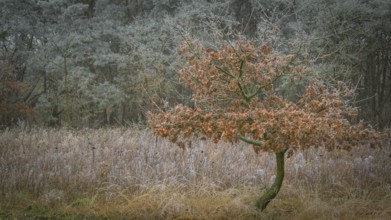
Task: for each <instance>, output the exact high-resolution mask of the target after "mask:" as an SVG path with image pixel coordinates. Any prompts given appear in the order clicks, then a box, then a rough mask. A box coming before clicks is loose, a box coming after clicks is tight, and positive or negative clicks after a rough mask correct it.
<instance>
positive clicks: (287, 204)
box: [0, 128, 391, 219]
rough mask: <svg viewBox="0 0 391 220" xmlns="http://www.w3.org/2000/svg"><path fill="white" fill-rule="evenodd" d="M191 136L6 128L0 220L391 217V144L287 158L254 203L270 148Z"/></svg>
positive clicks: (0, 152)
mask: <svg viewBox="0 0 391 220" xmlns="http://www.w3.org/2000/svg"><path fill="white" fill-rule="evenodd" d="M230 145H231V144H225V143H220V144H218V145H216V144H213V143H211V142H208V141H193V142H192V144H191V147H187V148H186V149H185V150H182V149H180V148H178V147H176V146H173V145H172V144H170V143H169V142H168V141H166V140H162V139H157V138H156V137H154V136H153V135H152V134H151V133H150V132H149V131H148V130H137V129H119V128H117V129H95V130H92V129H81V130H67V129H43V128H36V129H33V130H31V131H23V130H4V131H2V133H1V134H0V194H1V198H2V199H1V200H0V219H389V218H390V217H391V171H390V170H391V163H390V161H391V146H390V143H389V142H385V143H384V144H383V147H382V148H376V149H372V148H370V147H369V146H358V147H356V148H354V149H353V150H352V151H350V152H347V151H338V150H336V151H333V152H326V151H324V150H323V149H324V148H311V149H309V150H308V151H306V152H294V154H293V156H292V157H290V158H288V159H287V160H286V167H285V169H286V178H285V180H284V183H283V187H282V191H281V192H280V194H279V195H278V197H277V198H276V199H275V200H273V202H272V203H271V204H270V206H269V207H268V208H267V209H266V210H265V211H264V212H260V211H258V210H257V209H256V208H255V207H254V203H255V201H256V199H257V198H258V196H259V195H261V192H262V190H264V189H265V188H266V187H268V186H270V184H271V182H272V179H273V178H274V176H273V175H274V169H275V162H274V157H273V154H268V153H261V154H258V155H257V154H255V153H254V151H253V149H252V148H251V147H249V146H248V145H246V144H242V143H238V144H234V146H230Z"/></svg>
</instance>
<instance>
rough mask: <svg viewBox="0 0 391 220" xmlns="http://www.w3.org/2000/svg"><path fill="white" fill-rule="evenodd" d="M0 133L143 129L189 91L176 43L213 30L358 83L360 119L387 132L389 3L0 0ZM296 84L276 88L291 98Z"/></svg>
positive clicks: (390, 118)
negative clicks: (296, 53)
mask: <svg viewBox="0 0 391 220" xmlns="http://www.w3.org/2000/svg"><path fill="white" fill-rule="evenodd" d="M0 6H1V7H0V8H1V13H0V16H1V19H0V74H1V75H0V124H1V126H2V127H9V126H15V125H19V126H26V124H29V125H32V124H38V125H45V126H67V127H92V128H96V127H102V126H117V125H119V126H129V125H132V124H135V123H137V124H144V123H145V119H146V113H147V112H148V111H150V110H154V109H158V108H161V109H163V108H169V107H172V106H175V105H176V104H178V103H182V104H185V105H189V104H190V105H191V100H190V98H191V94H190V92H189V90H187V89H186V88H184V87H183V86H182V85H181V84H180V83H179V82H178V71H179V69H180V67H181V65H183V64H184V61H183V59H181V58H180V54H179V51H178V47H179V46H180V44H181V43H182V42H183V41H184V40H185V38H186V37H192V38H195V39H198V40H200V41H202V42H203V43H204V44H210V45H213V44H215V42H214V40H213V39H215V37H214V35H215V34H216V33H217V32H220V33H227V36H229V33H231V34H232V33H234V34H240V35H242V36H244V37H246V38H248V39H259V38H261V37H264V35H265V33H267V32H268V30H270V29H275V30H277V29H278V31H277V32H276V34H275V35H274V36H273V39H272V41H273V42H274V48H273V49H274V50H277V51H279V52H281V53H284V52H286V50H287V48H288V46H287V45H299V47H300V48H301V49H302V50H305V52H306V53H307V54H308V55H309V57H310V58H311V59H312V60H314V61H315V63H314V64H315V65H314V69H313V70H312V72H311V76H314V75H315V76H316V77H317V78H321V79H323V80H325V81H335V80H343V81H345V82H347V83H349V84H350V85H351V86H353V87H355V88H356V92H357V100H356V102H355V104H356V105H357V106H358V107H360V109H361V112H360V119H365V120H367V121H369V122H371V123H372V124H373V125H374V126H376V127H378V128H384V127H389V126H390V125H391V114H389V112H390V111H391V22H390V18H391V2H390V1H388V0H372V1H364V0H343V1H333V0H277V1H271V0H201V1H198V0H197V1H195V0H182V1H180V0H163V1H157V0H146V1H138V0H113V1H109V0H47V1H44V0H41V1H39V0H19V1H13V0H2V1H0ZM295 89H297V88H296V87H292V88H290V87H289V86H286V87H284V91H283V92H284V93H285V94H288V95H294V94H295V93H296V92H297V91H295Z"/></svg>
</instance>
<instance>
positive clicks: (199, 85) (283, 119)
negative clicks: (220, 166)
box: [148, 39, 379, 210]
mask: <svg viewBox="0 0 391 220" xmlns="http://www.w3.org/2000/svg"><path fill="white" fill-rule="evenodd" d="M180 50H181V52H182V54H183V57H184V58H185V59H186V61H187V65H185V66H184V67H183V68H182V69H181V70H180V80H181V81H182V82H183V83H184V84H185V85H186V86H188V87H189V88H190V89H192V90H193V91H194V94H193V97H192V99H193V101H194V103H195V107H194V108H190V107H185V106H183V105H178V106H176V107H175V108H173V109H171V110H169V111H167V112H156V113H149V116H148V117H149V118H148V119H149V120H148V123H149V126H150V127H151V128H152V129H153V131H154V133H155V134H156V135H158V136H162V137H167V138H169V139H170V140H171V141H172V142H175V143H177V144H178V145H179V146H184V145H183V142H181V139H190V138H194V137H198V138H209V139H213V140H214V141H215V142H216V143H217V142H218V141H219V140H221V141H226V142H237V141H244V142H246V143H249V144H251V145H252V146H253V148H254V150H255V152H256V153H258V152H260V151H266V152H274V153H275V156H276V161H277V174H276V178H275V182H274V183H273V184H272V186H271V187H270V188H268V189H267V190H266V191H265V192H264V194H263V195H262V196H261V197H260V198H259V199H258V200H257V202H256V206H257V207H258V208H259V209H261V210H263V209H265V208H266V206H267V205H268V204H269V202H270V201H271V200H272V199H273V198H275V197H276V195H277V194H278V192H279V190H280V188H281V185H282V182H283V178H284V157H285V154H286V152H287V151H288V149H292V150H294V151H295V150H306V149H308V148H309V147H311V146H316V147H317V146H325V147H326V148H327V149H328V150H333V149H336V148H338V149H346V150H349V149H351V147H353V146H356V145H358V144H363V143H367V142H373V141H374V140H376V139H377V138H378V137H379V134H378V133H377V132H376V131H375V130H373V129H371V128H365V126H364V125H363V124H362V123H359V124H352V123H351V120H352V118H354V116H355V115H356V113H357V109H356V108H354V107H352V106H351V103H350V101H352V99H351V98H352V96H353V95H354V92H353V91H352V90H350V89H348V88H347V86H345V85H344V84H343V83H342V82H340V83H337V85H336V86H331V85H328V84H326V83H325V82H322V81H319V80H315V79H314V80H312V81H311V83H309V85H308V87H307V88H306V90H305V91H304V93H303V94H302V95H301V98H300V99H299V100H297V101H289V100H287V99H285V98H284V97H283V96H282V95H280V94H279V93H278V92H277V89H276V88H275V87H276V82H277V81H280V80H281V79H282V78H285V79H286V78H290V77H300V76H303V75H304V74H305V73H306V72H308V71H309V68H308V66H310V65H309V64H308V63H309V62H305V59H299V57H300V56H298V55H297V54H296V55H293V54H288V55H282V54H279V53H277V52H274V51H272V48H271V46H270V44H268V43H265V42H256V41H249V40H243V39H239V40H236V41H234V42H230V41H228V40H227V41H224V43H222V45H221V46H219V47H217V48H214V49H211V48H208V47H206V46H203V45H202V44H201V43H200V42H197V41H195V40H190V41H187V42H186V43H185V44H183V45H182V47H181V48H180ZM290 152H292V151H290Z"/></svg>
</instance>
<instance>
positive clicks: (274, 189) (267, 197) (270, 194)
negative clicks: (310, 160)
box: [255, 149, 288, 210]
mask: <svg viewBox="0 0 391 220" xmlns="http://www.w3.org/2000/svg"><path fill="white" fill-rule="evenodd" d="M287 150H288V149H283V150H281V151H279V152H277V153H276V161H277V175H276V179H275V180H274V183H273V185H272V186H271V187H270V188H269V189H267V190H266V192H265V193H264V194H263V195H262V196H261V197H260V198H259V199H258V200H257V203H256V204H255V205H256V206H257V208H259V209H261V210H264V209H265V208H266V207H267V205H268V204H269V202H270V201H272V200H273V199H274V198H275V197H276V196H277V194H278V192H279V191H280V188H281V185H282V181H283V180H284V173H285V172H284V159H285V158H284V156H285V152H286V151H287Z"/></svg>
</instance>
